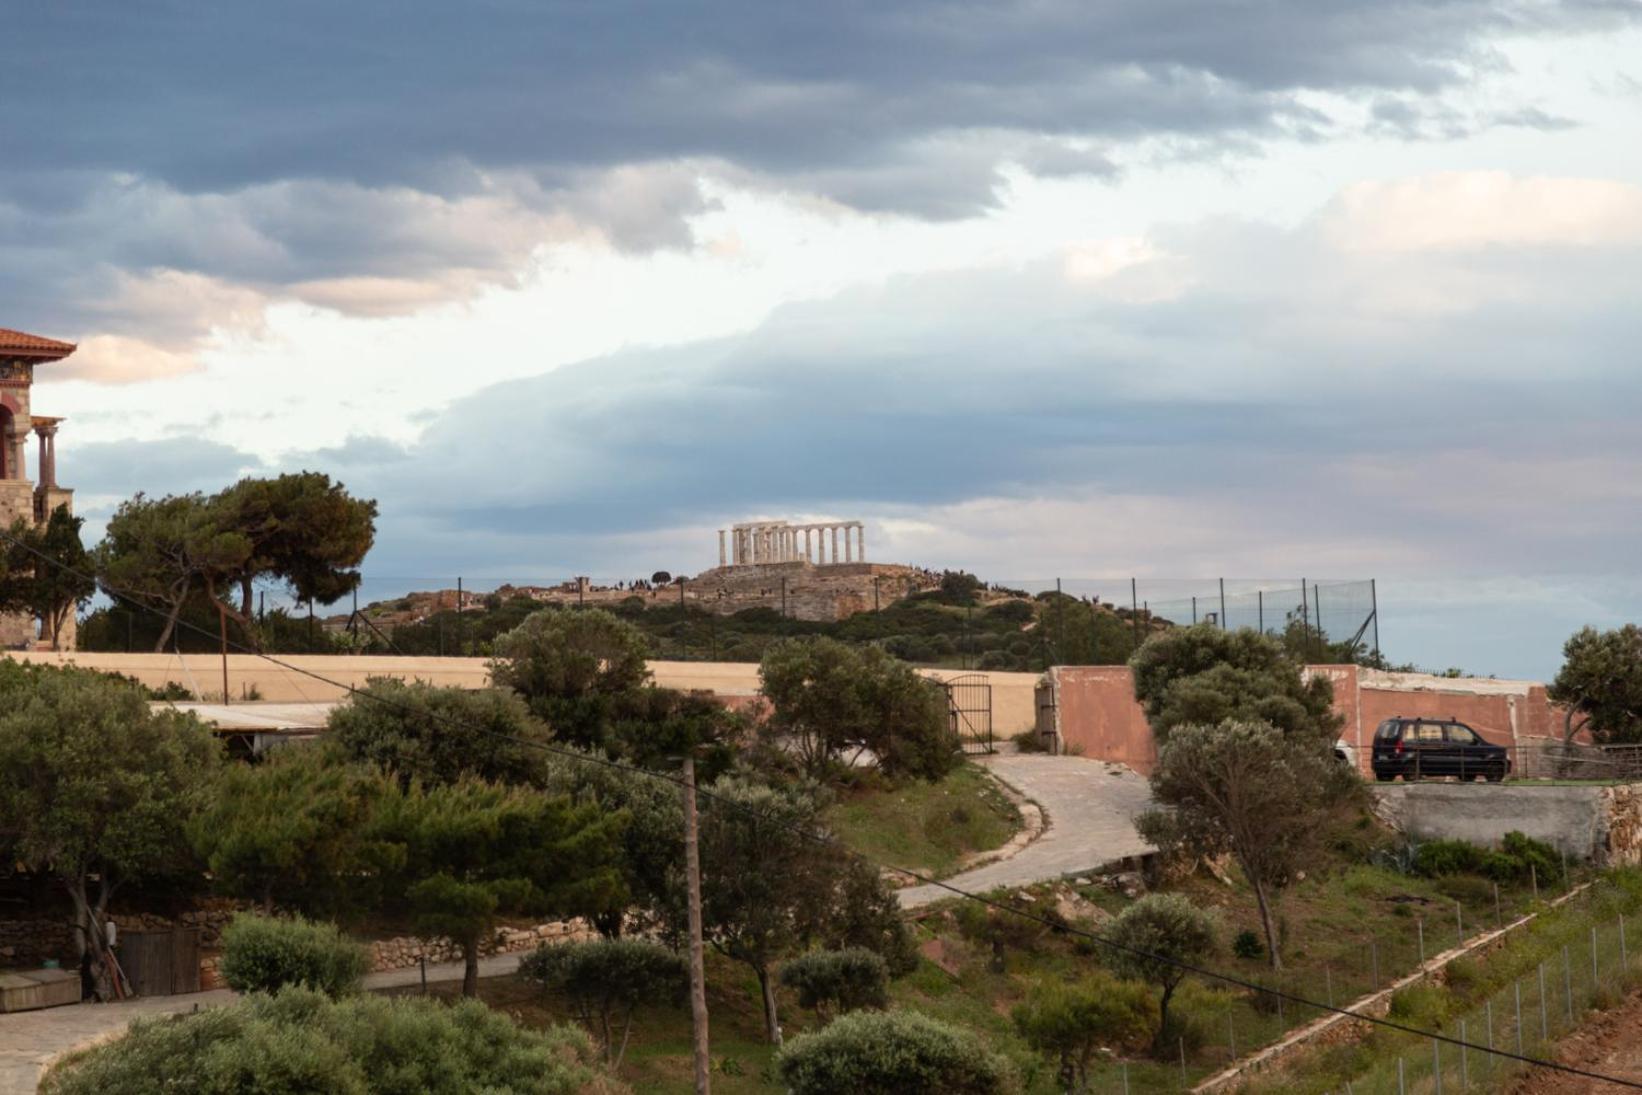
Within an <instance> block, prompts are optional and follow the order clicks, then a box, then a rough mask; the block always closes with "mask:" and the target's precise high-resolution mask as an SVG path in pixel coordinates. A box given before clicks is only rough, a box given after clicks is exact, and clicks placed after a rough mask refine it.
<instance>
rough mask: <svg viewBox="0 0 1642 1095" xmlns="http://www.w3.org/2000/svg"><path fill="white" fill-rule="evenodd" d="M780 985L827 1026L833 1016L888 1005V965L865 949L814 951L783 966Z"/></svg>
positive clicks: (848, 948)
mask: <svg viewBox="0 0 1642 1095" xmlns="http://www.w3.org/2000/svg"><path fill="white" fill-rule="evenodd" d="M781 983H782V984H783V985H785V986H787V987H788V988H789V989H792V990H793V991H794V992H796V993H798V1004H799V1006H800V1007H806V1008H809V1009H810V1010H811V1011H813V1012H815V1015H816V1018H817V1019H819V1020H821V1021H822V1022H823V1023H825V1022H826V1021H827V1020H828V1019H829V1018H830V1017H831V1015H833V1014H837V1015H842V1014H844V1013H845V1012H850V1011H858V1010H860V1009H862V1008H882V1007H886V1006H888V1004H889V965H888V964H887V963H886V962H885V961H884V960H883V959H882V958H881V957H879V956H878V955H876V954H874V953H873V952H872V951H869V950H867V949H866V948H865V947H846V948H845V949H844V950H838V951H811V952H810V953H809V954H806V955H802V956H800V957H798V958H794V959H793V960H792V961H791V962H788V963H787V964H786V965H784V966H782V967H781Z"/></svg>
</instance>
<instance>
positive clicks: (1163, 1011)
mask: <svg viewBox="0 0 1642 1095" xmlns="http://www.w3.org/2000/svg"><path fill="white" fill-rule="evenodd" d="M1174 990H1175V985H1165V986H1164V987H1163V995H1162V996H1161V997H1160V998H1159V999H1158V1002H1157V1037H1156V1038H1154V1039H1152V1049H1153V1050H1154V1052H1155V1053H1157V1054H1158V1055H1161V1054H1162V1053H1163V1051H1164V1049H1165V1048H1166V1044H1165V1042H1164V1039H1165V1038H1167V1037H1168V1036H1169V997H1171V996H1173V995H1174Z"/></svg>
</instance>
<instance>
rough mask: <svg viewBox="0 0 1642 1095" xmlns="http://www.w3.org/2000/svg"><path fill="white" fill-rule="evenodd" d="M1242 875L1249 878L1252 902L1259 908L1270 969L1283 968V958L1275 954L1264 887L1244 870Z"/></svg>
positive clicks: (1273, 926)
mask: <svg viewBox="0 0 1642 1095" xmlns="http://www.w3.org/2000/svg"><path fill="white" fill-rule="evenodd" d="M1243 873H1244V874H1246V875H1248V876H1249V883H1250V884H1251V885H1252V886H1253V887H1254V901H1255V904H1257V905H1259V906H1260V926H1261V928H1263V929H1264V930H1265V933H1266V953H1267V954H1269V955H1270V956H1271V968H1272V969H1274V970H1280V969H1282V968H1283V956H1282V955H1281V954H1279V953H1278V952H1277V927H1276V925H1275V924H1274V923H1273V922H1272V918H1271V905H1270V903H1269V902H1267V901H1266V887H1265V886H1263V885H1262V884H1261V883H1260V882H1259V881H1258V880H1257V879H1256V878H1255V877H1254V875H1253V874H1252V873H1251V872H1250V871H1249V870H1248V868H1246V867H1245V868H1244V870H1243Z"/></svg>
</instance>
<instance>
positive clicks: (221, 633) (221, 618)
mask: <svg viewBox="0 0 1642 1095" xmlns="http://www.w3.org/2000/svg"><path fill="white" fill-rule="evenodd" d="M217 636H218V638H219V639H221V640H222V705H223V706H224V707H227V706H228V704H229V703H230V702H232V698H231V697H230V696H229V695H228V610H227V609H225V608H223V607H222V604H221V603H220V602H219V603H218V604H217Z"/></svg>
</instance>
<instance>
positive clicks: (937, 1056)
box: [775, 1011, 1017, 1095]
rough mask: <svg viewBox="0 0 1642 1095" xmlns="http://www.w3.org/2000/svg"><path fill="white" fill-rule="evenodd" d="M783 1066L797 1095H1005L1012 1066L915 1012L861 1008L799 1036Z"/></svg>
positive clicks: (779, 1069)
mask: <svg viewBox="0 0 1642 1095" xmlns="http://www.w3.org/2000/svg"><path fill="white" fill-rule="evenodd" d="M775 1069H776V1073H777V1075H779V1076H780V1078H781V1082H782V1083H783V1084H784V1085H785V1086H786V1089H787V1090H788V1091H789V1092H790V1093H791V1095H836V1093H838V1092H850V1093H851V1095H938V1093H939V1095H1004V1093H1007V1092H1013V1091H1015V1090H1016V1089H1017V1088H1016V1083H1015V1079H1014V1077H1013V1075H1012V1074H1011V1072H1010V1069H1009V1066H1008V1064H1007V1062H1005V1061H1004V1060H1003V1059H1002V1058H1001V1057H999V1056H997V1055H996V1054H994V1053H992V1052H990V1051H989V1050H987V1049H986V1047H985V1046H983V1045H982V1044H981V1042H980V1040H979V1039H978V1038H976V1037H975V1036H974V1035H973V1034H971V1033H969V1032H968V1031H965V1030H961V1029H959V1028H957V1027H953V1026H949V1025H948V1024H946V1023H942V1022H939V1021H938V1020H935V1019H930V1018H928V1017H926V1016H923V1015H919V1014H918V1013H916V1012H910V1011H885V1012H875V1011H861V1012H856V1013H854V1014H852V1015H846V1016H844V1017H843V1018H841V1019H839V1020H838V1021H837V1022H835V1023H833V1024H832V1025H830V1026H828V1027H827V1028H826V1029H825V1030H820V1031H816V1032H815V1033H813V1034H805V1035H802V1036H800V1037H798V1038H795V1039H793V1042H792V1044H791V1045H790V1046H788V1047H787V1048H786V1049H784V1050H782V1052H781V1054H780V1056H778V1057H777V1058H776V1062H775Z"/></svg>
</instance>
